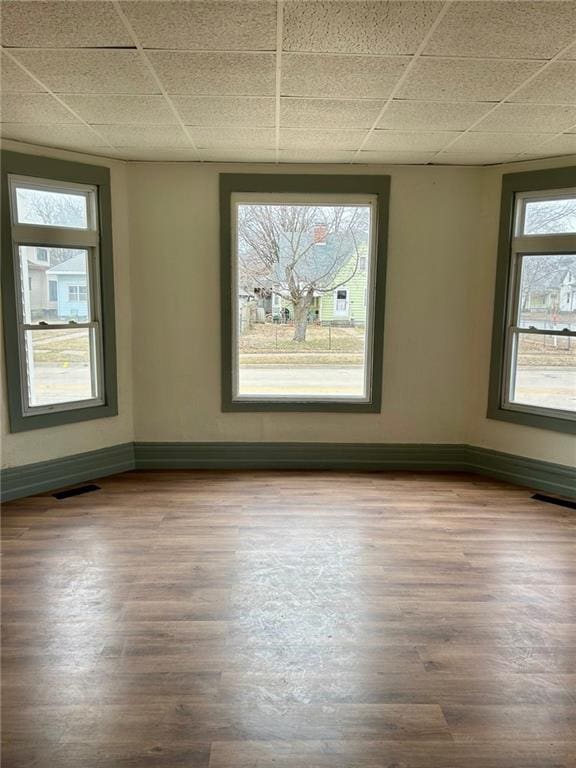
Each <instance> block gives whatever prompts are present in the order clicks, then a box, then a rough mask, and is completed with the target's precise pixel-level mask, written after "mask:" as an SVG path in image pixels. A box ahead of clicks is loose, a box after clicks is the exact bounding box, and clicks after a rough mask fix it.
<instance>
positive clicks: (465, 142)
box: [450, 133, 551, 153]
mask: <svg viewBox="0 0 576 768" xmlns="http://www.w3.org/2000/svg"><path fill="white" fill-rule="evenodd" d="M550 136H551V134H545V133H544V134H542V133H465V134H464V135H463V136H461V137H460V138H459V139H457V140H456V141H455V142H454V144H452V146H451V147H450V151H451V152H452V151H453V152H467V151H470V152H504V153H508V152H510V153H513V152H525V151H526V150H529V149H531V148H532V147H535V146H537V145H538V144H541V143H542V142H543V141H545V140H546V139H547V138H548V139H549V138H550Z"/></svg>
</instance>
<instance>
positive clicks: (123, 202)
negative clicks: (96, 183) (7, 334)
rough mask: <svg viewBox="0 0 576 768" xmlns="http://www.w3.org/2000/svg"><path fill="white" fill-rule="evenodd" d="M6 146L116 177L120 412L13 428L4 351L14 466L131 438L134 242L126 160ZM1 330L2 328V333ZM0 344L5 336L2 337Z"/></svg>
mask: <svg viewBox="0 0 576 768" xmlns="http://www.w3.org/2000/svg"><path fill="white" fill-rule="evenodd" d="M2 146H3V148H4V149H11V150H14V151H16V152H28V153H31V154H39V155H44V156H48V157H60V158H62V159H64V160H76V161H77V162H87V163H92V164H98V165H105V166H107V167H108V168H110V172H111V183H112V226H113V236H114V286H115V293H116V343H117V346H118V405H119V414H118V416H114V417H111V418H108V419H96V420H94V421H87V422H84V423H81V424H68V425H64V426H61V427H52V428H50V429H36V430H33V431H31V432H19V433H16V434H10V432H9V425H8V412H7V407H6V397H5V383H6V378H5V372H4V366H5V362H4V351H3V350H2V351H1V358H2V377H1V378H2V432H1V436H2V445H1V454H2V466H3V467H14V466H19V465H21V464H31V463H33V462H36V461H44V460H46V459H54V458H59V457H61V456H69V455H71V454H74V453H82V452H84V451H92V450H96V449H97V448H105V447H107V446H110V445H118V444H119V443H126V442H131V441H132V440H133V439H134V438H133V434H134V428H133V419H132V344H131V307H130V276H129V269H130V245H129V236H128V212H127V198H126V170H127V169H126V164H125V163H122V162H117V161H113V160H105V159H103V158H96V157H90V156H86V155H80V154H76V153H70V152H58V151H56V150H53V151H52V150H47V149H45V148H38V149H34V148H32V147H29V146H27V145H22V144H18V143H16V142H8V141H5V142H3V145H2ZM0 336H1V334H0ZM0 344H2V342H1V341H0Z"/></svg>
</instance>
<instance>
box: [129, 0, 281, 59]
mask: <svg viewBox="0 0 576 768" xmlns="http://www.w3.org/2000/svg"><path fill="white" fill-rule="evenodd" d="M121 6H122V9H123V10H124V13H125V14H126V15H127V17H128V19H129V20H130V23H131V25H132V27H133V29H134V31H135V32H136V35H137V36H138V39H139V40H140V42H141V43H142V45H143V46H144V47H145V48H177V49H181V50H203V49H204V50H206V49H211V50H223V51H240V50H252V51H273V50H274V49H275V48H276V3H275V2H272V0H243V2H241V3H239V2H237V0H185V2H161V3H159V2H156V0H152V2H149V1H148V0H140V1H139V2H137V3H135V2H122V3H121Z"/></svg>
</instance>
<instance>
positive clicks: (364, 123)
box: [280, 98, 382, 128]
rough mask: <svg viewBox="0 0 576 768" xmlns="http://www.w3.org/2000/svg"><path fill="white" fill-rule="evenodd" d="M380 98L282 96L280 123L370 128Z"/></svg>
mask: <svg viewBox="0 0 576 768" xmlns="http://www.w3.org/2000/svg"><path fill="white" fill-rule="evenodd" d="M381 109H382V102H381V101H367V100H364V101H342V100H332V99H297V98H294V99H282V102H281V106H280V124H281V125H283V126H285V127H286V128H370V127H371V126H372V125H373V124H374V121H375V120H376V118H377V117H378V115H379V113H380V110H381Z"/></svg>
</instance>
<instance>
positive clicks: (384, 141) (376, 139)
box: [363, 131, 459, 152]
mask: <svg viewBox="0 0 576 768" xmlns="http://www.w3.org/2000/svg"><path fill="white" fill-rule="evenodd" d="M458 135H459V134H458V132H456V131H437V132H433V131H423V132H422V133H411V132H407V131H374V132H373V133H372V134H371V135H370V137H369V138H368V141H367V142H366V144H365V145H364V147H363V149H367V150H387V151H390V152H393V151H396V152H406V151H416V152H418V151H420V152H431V151H435V150H439V149H443V147H445V146H446V144H448V143H450V142H451V141H453V140H454V139H455V138H456V137H457V136H458Z"/></svg>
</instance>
